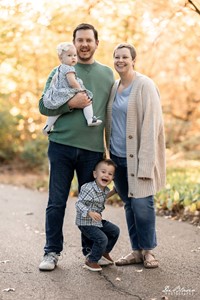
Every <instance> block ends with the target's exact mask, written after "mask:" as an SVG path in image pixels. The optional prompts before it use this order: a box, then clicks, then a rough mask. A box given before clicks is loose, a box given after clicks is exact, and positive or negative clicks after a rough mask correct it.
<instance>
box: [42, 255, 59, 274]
mask: <svg viewBox="0 0 200 300" xmlns="http://www.w3.org/2000/svg"><path fill="white" fill-rule="evenodd" d="M57 263H58V254H56V252H49V253H46V254H45V255H44V257H43V260H42V262H41V263H40V265H39V269H40V270H41V271H52V270H54V269H55V267H56V265H57Z"/></svg>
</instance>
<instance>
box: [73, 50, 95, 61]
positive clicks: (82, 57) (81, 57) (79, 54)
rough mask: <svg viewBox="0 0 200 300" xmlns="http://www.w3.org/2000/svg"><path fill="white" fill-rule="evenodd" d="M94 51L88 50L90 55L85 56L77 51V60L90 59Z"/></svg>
mask: <svg viewBox="0 0 200 300" xmlns="http://www.w3.org/2000/svg"><path fill="white" fill-rule="evenodd" d="M94 52H95V51H92V52H90V55H89V56H87V57H85V56H84V55H83V56H82V53H81V52H80V53H77V56H78V60H81V61H83V62H87V61H90V60H91V58H92V57H93V54H94Z"/></svg>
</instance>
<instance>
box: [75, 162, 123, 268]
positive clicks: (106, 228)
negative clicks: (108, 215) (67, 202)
mask: <svg viewBox="0 0 200 300" xmlns="http://www.w3.org/2000/svg"><path fill="white" fill-rule="evenodd" d="M114 173H115V164H114V162H113V161H112V160H110V159H103V160H101V161H100V162H98V163H97V165H96V167H95V170H94V171H93V176H94V178H95V181H92V182H89V183H85V184H84V185H83V186H82V187H81V190H80V194H79V197H78V201H77V202H76V210H77V215H76V225H77V226H78V228H79V229H80V231H81V232H82V234H83V235H84V236H86V237H87V238H88V239H89V240H90V241H92V246H91V252H90V253H89V254H88V255H87V258H86V261H85V266H84V267H85V268H87V269H89V270H90V271H101V270H102V268H101V266H100V263H98V262H99V261H100V259H101V261H102V260H104V261H106V262H107V264H113V263H114V262H113V260H112V258H111V257H110V254H109V253H110V252H111V250H112V249H113V247H114V245H115V243H116V242H117V239H118V237H119V228H118V226H116V225H114V224H112V223H111V222H109V221H107V220H104V219H102V211H103V210H104V208H105V206H104V204H105V200H106V198H109V197H111V196H112V195H113V194H115V193H116V191H115V188H114V189H113V190H112V191H110V190H109V188H108V187H107V186H108V185H109V184H110V183H111V181H112V180H113V178H114Z"/></svg>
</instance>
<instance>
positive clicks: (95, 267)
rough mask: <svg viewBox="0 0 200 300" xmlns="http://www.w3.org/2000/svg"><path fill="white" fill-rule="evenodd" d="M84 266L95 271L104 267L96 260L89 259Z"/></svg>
mask: <svg viewBox="0 0 200 300" xmlns="http://www.w3.org/2000/svg"><path fill="white" fill-rule="evenodd" d="M84 268H86V269H88V270H90V271H93V272H97V271H102V268H101V267H100V265H99V264H98V263H96V262H91V261H89V260H86V261H85V265H84Z"/></svg>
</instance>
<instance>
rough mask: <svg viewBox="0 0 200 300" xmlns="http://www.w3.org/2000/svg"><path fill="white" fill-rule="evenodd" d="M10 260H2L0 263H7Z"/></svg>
mask: <svg viewBox="0 0 200 300" xmlns="http://www.w3.org/2000/svg"><path fill="white" fill-rule="evenodd" d="M8 262H10V260H8V259H7V260H1V261H0V264H7V263H8Z"/></svg>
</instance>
